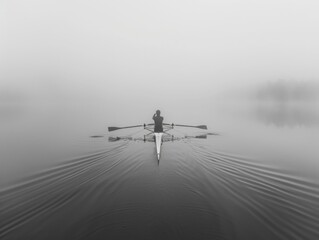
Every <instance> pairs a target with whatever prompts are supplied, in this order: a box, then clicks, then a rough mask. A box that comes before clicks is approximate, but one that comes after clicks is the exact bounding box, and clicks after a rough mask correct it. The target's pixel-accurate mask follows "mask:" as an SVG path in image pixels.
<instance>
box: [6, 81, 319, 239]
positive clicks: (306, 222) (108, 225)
mask: <svg viewBox="0 0 319 240" xmlns="http://www.w3.org/2000/svg"><path fill="white" fill-rule="evenodd" d="M278 84H279V85H280V84H282V82H280V81H279V83H278V82H277V83H275V84H274V85H271V86H272V87H275V88H276V86H277V85H278ZM262 86H263V87H262V89H263V90H262V91H261V90H260V91H257V94H255V96H256V99H255V100H252V99H249V101H248V102H247V101H246V102H245V101H242V102H240V101H235V102H233V104H234V106H232V105H231V104H230V102H228V103H227V102H226V101H224V102H223V104H222V108H221V109H219V112H218V111H217V110H216V115H215V117H214V118H213V119H209V118H208V119H204V118H202V117H198V121H197V123H198V124H197V125H199V124H207V125H208V130H202V129H196V128H194V129H189V128H178V127H175V128H174V129H173V130H171V132H172V134H174V135H175V136H177V140H176V141H165V142H164V143H163V145H162V155H161V158H160V161H159V162H158V161H157V158H156V154H155V144H154V142H151V141H146V142H144V141H143V140H142V138H143V135H144V134H145V130H144V129H143V128H136V129H128V130H119V131H114V132H107V125H106V123H107V118H106V119H105V124H104V123H103V124H100V123H99V121H97V120H96V119H95V118H93V119H91V120H90V121H88V122H89V123H90V124H87V122H86V123H85V124H83V123H82V124H74V123H72V124H70V123H69V122H68V121H67V119H66V118H65V121H61V120H60V121H59V120H58V118H57V117H46V118H45V119H44V120H42V121H35V120H34V119H33V120H30V119H28V118H29V117H30V116H28V115H27V114H24V113H21V114H20V115H19V120H16V121H13V120H11V121H5V120H3V125H5V128H2V133H3V134H2V138H1V190H0V203H1V204H0V213H1V223H0V237H1V239H5V240H9V239H278V240H281V239H287V240H288V239H310V240H315V239H318V236H319V230H318V229H319V177H318V176H319V174H318V173H319V172H318V169H319V162H318V156H319V154H318V153H319V150H318V142H319V141H318V140H319V139H318V138H319V134H318V133H319V128H318V119H317V118H316V117H314V116H315V114H317V113H318V112H316V111H317V110H316V109H315V108H312V111H308V110H307V109H308V107H311V104H314V103H313V102H312V103H307V102H306V103H305V102H304V100H303V103H300V102H299V103H298V104H292V105H291V106H290V104H291V103H290V100H289V99H288V100H287V99H285V100H282V99H280V100H278V99H277V97H273V98H272V100H271V101H272V103H265V101H264V99H262V100H260V92H266V93H267V94H268V95H272V94H271V93H270V92H269V85H268V87H267V85H262ZM265 86H266V87H265ZM277 87H278V86H277ZM266 93H265V94H264V95H267V94H266ZM281 94H282V93H281ZM310 95H311V94H310V93H309V92H308V93H307V96H310ZM280 96H282V95H280ZM289 96H291V94H288V97H286V98H289ZM267 101H268V100H267ZM283 101H284V102H285V103H283ZM227 104H228V106H227ZM268 104H272V107H270V108H269V106H268ZM300 104H304V106H300ZM264 105H267V106H266V107H265V106H264ZM277 105H278V106H280V107H281V108H286V109H285V111H283V110H281V111H278V110H277ZM239 108H240V109H241V111H240V112H241V114H240V113H239V111H238V109H239ZM216 109H218V108H216ZM301 110H302V117H296V116H298V114H296V113H298V112H299V111H301ZM167 112H169V111H167ZM261 112H262V113H261ZM33 113H37V114H39V115H38V117H39V118H41V116H40V113H42V110H41V111H39V112H36V111H35V112H33ZM164 113H165V110H164V109H163V114H164ZM217 113H218V114H217ZM307 113H309V114H308V115H307ZM96 114H97V112H96ZM151 116H152V112H150V118H149V119H151ZM198 116H200V115H198ZM218 116H219V117H218ZM292 116H293V117H292ZM33 117H34V116H33ZM164 117H166V116H165V115H164ZM21 118H22V120H21ZM23 118H24V119H23ZM127 119H130V118H129V117H127ZM190 119H192V118H190ZM279 119H280V120H279ZM165 120H166V122H173V121H170V119H167V118H165ZM205 120H207V122H205ZM34 121H35V122H34ZM57 121H58V122H57ZM73 121H74V120H73ZM75 122H76V121H75ZM80 122H81V121H80ZM40 123H41V124H40ZM183 123H187V122H186V120H185V122H183ZM192 123H196V122H195V121H193V122H192ZM128 125H129V124H128ZM131 125H132V124H131ZM193 125H196V124H193ZM203 134H204V135H205V136H206V138H191V136H197V135H203ZM186 136H187V137H186ZM112 137H113V139H114V137H117V138H121V140H119V141H109V139H112ZM117 138H115V139H117Z"/></svg>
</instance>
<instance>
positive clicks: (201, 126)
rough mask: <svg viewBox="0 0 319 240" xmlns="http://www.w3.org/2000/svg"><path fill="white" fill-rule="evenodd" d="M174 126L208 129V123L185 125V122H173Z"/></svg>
mask: <svg viewBox="0 0 319 240" xmlns="http://www.w3.org/2000/svg"><path fill="white" fill-rule="evenodd" d="M173 126H177V127H193V128H200V129H206V130H207V126H206V125H198V126H192V125H184V124H173Z"/></svg>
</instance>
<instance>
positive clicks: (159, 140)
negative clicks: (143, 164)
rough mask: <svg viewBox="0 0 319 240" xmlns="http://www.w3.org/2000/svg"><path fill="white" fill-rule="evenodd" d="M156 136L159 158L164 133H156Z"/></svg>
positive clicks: (158, 157) (158, 156)
mask: <svg viewBox="0 0 319 240" xmlns="http://www.w3.org/2000/svg"><path fill="white" fill-rule="evenodd" d="M154 136H155V143H156V153H157V160H159V159H160V155H161V145H162V136H163V133H162V132H161V133H154Z"/></svg>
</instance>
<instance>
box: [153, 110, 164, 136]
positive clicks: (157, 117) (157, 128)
mask: <svg viewBox="0 0 319 240" xmlns="http://www.w3.org/2000/svg"><path fill="white" fill-rule="evenodd" d="M153 120H154V132H163V120H164V118H163V117H162V116H161V111H160V110H157V111H156V113H155V114H154V115H153Z"/></svg>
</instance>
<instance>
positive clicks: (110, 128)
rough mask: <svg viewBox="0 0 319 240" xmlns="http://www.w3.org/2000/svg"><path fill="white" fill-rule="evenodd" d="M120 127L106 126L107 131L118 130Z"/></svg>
mask: <svg viewBox="0 0 319 240" xmlns="http://www.w3.org/2000/svg"><path fill="white" fill-rule="evenodd" d="M119 129H121V128H119V127H108V130H109V132H112V131H115V130H119Z"/></svg>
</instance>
